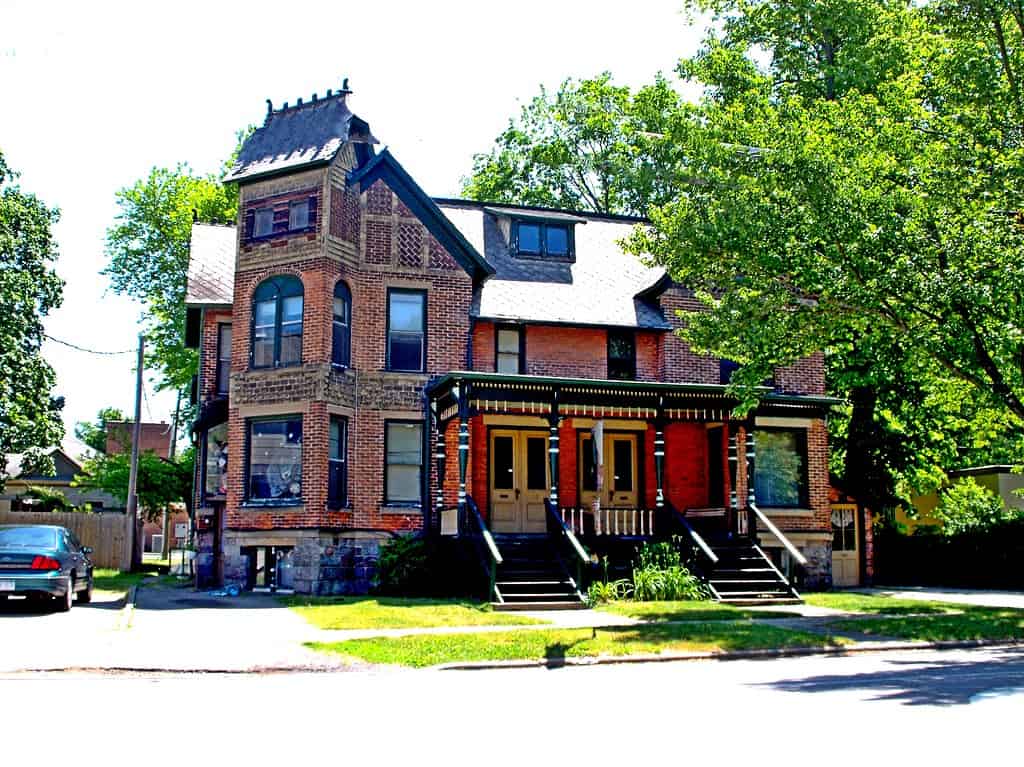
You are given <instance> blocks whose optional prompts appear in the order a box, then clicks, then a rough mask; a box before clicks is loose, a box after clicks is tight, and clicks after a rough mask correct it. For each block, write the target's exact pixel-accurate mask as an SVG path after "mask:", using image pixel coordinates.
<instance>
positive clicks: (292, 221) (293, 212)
mask: <svg viewBox="0 0 1024 767" xmlns="http://www.w3.org/2000/svg"><path fill="white" fill-rule="evenodd" d="M308 226H309V200H295V201H294V202H292V203H291V204H289V206H288V231H290V232H291V231H295V230H296V229H305V228H306V227H308Z"/></svg>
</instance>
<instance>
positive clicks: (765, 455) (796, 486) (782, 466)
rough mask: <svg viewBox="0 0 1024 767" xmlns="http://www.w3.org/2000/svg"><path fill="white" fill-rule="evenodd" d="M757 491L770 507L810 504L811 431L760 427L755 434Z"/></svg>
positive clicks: (756, 494) (757, 494)
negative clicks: (809, 441)
mask: <svg viewBox="0 0 1024 767" xmlns="http://www.w3.org/2000/svg"><path fill="white" fill-rule="evenodd" d="M754 447H755V450H754V494H755V497H756V498H757V503H758V504H759V505H760V506H764V507H766V508H772V507H775V508H778V507H791V508H807V506H808V486H807V432H806V430H804V429H758V430H757V432H756V433H755V434H754Z"/></svg>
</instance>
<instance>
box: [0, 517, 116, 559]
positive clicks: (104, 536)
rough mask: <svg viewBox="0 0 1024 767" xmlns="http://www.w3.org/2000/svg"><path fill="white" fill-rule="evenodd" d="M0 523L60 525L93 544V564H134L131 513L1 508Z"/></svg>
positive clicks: (84, 543) (86, 544)
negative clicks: (130, 527) (129, 522)
mask: <svg viewBox="0 0 1024 767" xmlns="http://www.w3.org/2000/svg"><path fill="white" fill-rule="evenodd" d="M0 525H59V526H61V527H66V528H67V529H68V530H70V531H71V532H73V533H74V534H75V537H76V538H78V540H79V541H81V542H82V545H83V546H91V547H92V554H91V555H90V559H92V561H93V564H95V565H96V567H111V568H114V569H116V570H127V569H128V568H130V567H131V538H130V536H129V532H128V531H129V525H128V516H127V515H126V514H119V513H110V514H106V513H96V514H90V513H86V512H67V513H59V512H45V511H0Z"/></svg>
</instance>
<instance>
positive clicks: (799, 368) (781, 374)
mask: <svg viewBox="0 0 1024 767" xmlns="http://www.w3.org/2000/svg"><path fill="white" fill-rule="evenodd" d="M775 388H776V389H778V390H779V391H782V392H787V393H792V394H824V393H825V355H824V354H822V353H821V352H817V353H815V354H812V355H811V356H810V357H805V358H804V359H802V360H798V361H797V362H794V363H793V364H792V365H790V366H789V367H784V368H778V369H777V370H776V371H775Z"/></svg>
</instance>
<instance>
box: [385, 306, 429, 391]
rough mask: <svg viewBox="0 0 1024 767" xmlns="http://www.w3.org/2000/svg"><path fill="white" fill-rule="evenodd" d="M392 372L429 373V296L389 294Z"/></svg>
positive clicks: (389, 337) (389, 353)
mask: <svg viewBox="0 0 1024 767" xmlns="http://www.w3.org/2000/svg"><path fill="white" fill-rule="evenodd" d="M387 335H388V339H387V340H388V348H387V368H388V370H403V371H408V372H413V373H421V372H423V371H424V370H425V369H426V364H425V363H426V338H427V293H426V291H424V290H399V289H398V288H390V289H389V290H388V330H387Z"/></svg>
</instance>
